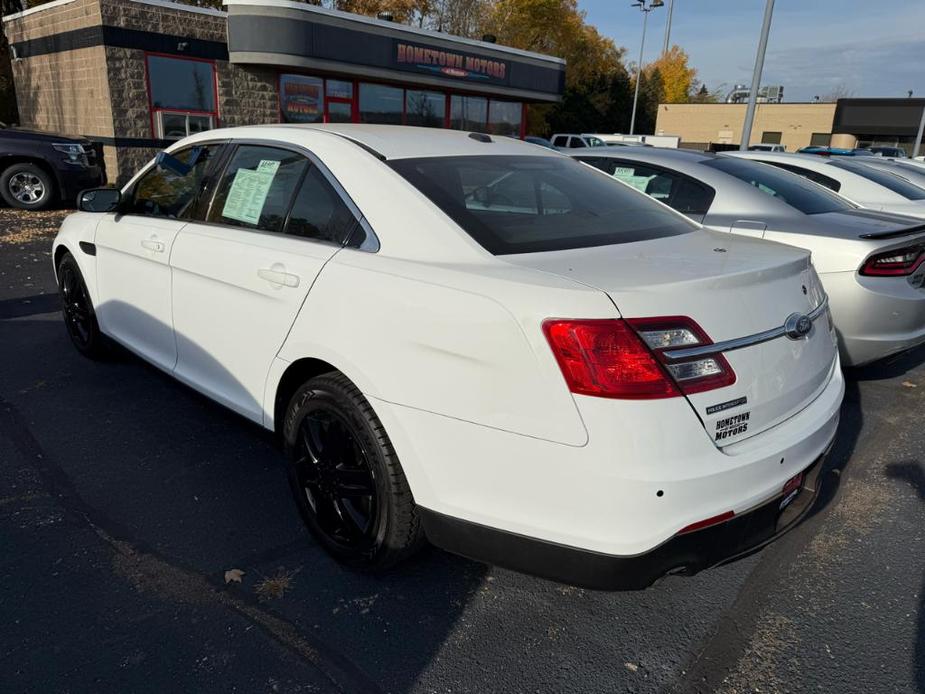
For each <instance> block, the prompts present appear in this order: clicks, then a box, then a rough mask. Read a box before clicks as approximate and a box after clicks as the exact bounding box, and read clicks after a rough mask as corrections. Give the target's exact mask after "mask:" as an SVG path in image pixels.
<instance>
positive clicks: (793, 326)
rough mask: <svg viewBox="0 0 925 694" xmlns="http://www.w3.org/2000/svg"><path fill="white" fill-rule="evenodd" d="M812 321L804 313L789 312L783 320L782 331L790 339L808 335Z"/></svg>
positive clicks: (811, 327)
mask: <svg viewBox="0 0 925 694" xmlns="http://www.w3.org/2000/svg"><path fill="white" fill-rule="evenodd" d="M812 329H813V321H812V319H811V318H810V317H809V316H807V315H806V314H805V313H791V314H790V315H789V316H787V320H786V321H784V333H785V334H786V335H787V337H789V338H790V339H791V340H799V339H800V338H803V337H806V336H807V335H809V333H810V331H811V330H812Z"/></svg>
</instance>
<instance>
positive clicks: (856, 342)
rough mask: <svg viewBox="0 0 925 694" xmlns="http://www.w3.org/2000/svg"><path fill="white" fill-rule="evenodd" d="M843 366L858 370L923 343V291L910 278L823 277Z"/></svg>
mask: <svg viewBox="0 0 925 694" xmlns="http://www.w3.org/2000/svg"><path fill="white" fill-rule="evenodd" d="M822 283H823V285H824V286H825V290H826V292H827V293H828V295H829V304H830V308H831V311H832V319H833V320H834V321H835V327H836V329H837V331H838V336H839V348H840V351H841V355H842V363H843V364H844V365H845V366H860V365H862V364H866V363H869V362H872V361H875V360H877V359H882V358H884V357H887V356H890V355H891V354H896V353H898V352H902V351H904V350H906V349H910V348H911V347H915V346H916V345H919V344H922V343H923V342H925V290H923V289H919V288H916V287H913V286H912V285H910V284H909V280H908V278H907V277H862V276H860V275H858V274H857V273H854V272H835V273H827V274H825V275H822Z"/></svg>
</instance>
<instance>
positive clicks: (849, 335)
mask: <svg viewBox="0 0 925 694" xmlns="http://www.w3.org/2000/svg"><path fill="white" fill-rule="evenodd" d="M574 156H576V157H577V158H578V159H579V160H581V161H584V162H587V163H589V164H592V165H593V166H595V167H597V168H599V169H601V170H603V171H604V172H606V173H609V174H611V175H612V176H614V177H615V178H618V179H619V180H622V181H623V182H625V183H627V184H629V185H631V186H634V187H636V188H638V189H639V190H642V191H644V192H645V193H647V194H649V195H651V196H652V197H654V198H656V199H657V200H660V201H661V202H664V203H665V204H666V205H669V206H671V207H672V208H674V209H676V210H678V211H679V212H682V213H684V214H686V215H688V216H689V217H691V218H693V219H695V220H696V221H698V222H701V223H703V224H704V225H705V226H707V227H708V228H710V229H715V230H716V231H724V232H731V233H732V234H735V235H740V234H741V235H747V236H754V237H758V238H764V239H769V240H772V241H779V242H781V243H788V244H791V245H793V246H798V247H800V248H805V249H806V250H808V251H811V252H812V255H813V264H814V265H815V266H816V269H817V271H818V272H819V275H820V278H821V280H822V284H823V287H824V288H825V291H826V293H827V294H828V295H829V301H830V304H831V308H832V316H833V319H834V321H835V327H836V329H837V330H838V334H839V337H840V344H841V356H842V363H843V364H845V365H846V366H857V365H860V364H865V363H868V362H870V361H873V360H875V359H880V358H882V357H885V356H888V355H890V354H895V353H896V352H899V351H902V350H905V349H908V348H910V347H913V346H915V345H918V344H921V343H922V342H925V286H923V283H925V265H923V264H922V263H923V261H925V225H923V224H922V223H921V220H918V219H915V218H912V217H906V216H901V215H893V214H885V213H882V212H873V211H870V210H861V209H858V208H857V207H856V206H855V205H853V204H851V203H850V202H848V201H847V200H845V199H843V198H841V197H839V196H838V195H835V194H834V193H831V192H830V191H828V190H826V189H825V188H823V187H822V186H818V185H816V184H814V183H811V182H809V181H807V180H805V179H803V178H800V177H799V176H797V175H795V174H791V173H788V172H786V171H781V170H780V169H776V168H774V167H772V166H768V165H766V164H762V163H759V162H754V161H749V160H747V159H741V158H733V157H730V156H727V155H711V154H707V153H703V152H693V151H684V150H667V151H663V150H655V151H653V150H644V151H637V150H634V151H625V152H605V153H600V154H598V153H593V154H592V153H586V154H575V155H574Z"/></svg>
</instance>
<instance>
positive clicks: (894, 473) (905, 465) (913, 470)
mask: <svg viewBox="0 0 925 694" xmlns="http://www.w3.org/2000/svg"><path fill="white" fill-rule="evenodd" d="M886 476H887V477H888V478H890V479H894V480H901V481H903V482H906V483H907V484H908V485H909V486H911V487H912V488H913V489H914V490H915V491H916V493H917V494H918V497H919V501H922V502H925V467H923V465H922V463H920V462H918V461H906V462H902V463H890V464H889V465H887V466H886ZM913 667H914V668H915V684H916V687H917V688H918V690H919V692H920V693H922V694H925V576H923V578H922V588H921V590H920V591H919V616H918V626H917V629H916V637H915V659H914V662H913Z"/></svg>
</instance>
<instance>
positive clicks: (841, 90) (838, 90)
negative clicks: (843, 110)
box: [819, 82, 854, 104]
mask: <svg viewBox="0 0 925 694" xmlns="http://www.w3.org/2000/svg"><path fill="white" fill-rule="evenodd" d="M852 96H854V90H853V89H851V88H850V87H849V86H848V85H847V84H846V83H844V82H840V83H839V84H836V85H835V86H834V87H832V90H831V91H830V92H828V93H827V94H824V95H823V96H821V97H819V101H821V102H822V103H825V104H834V103H835V102H836V101H838V100H839V99H847V98H849V97H852Z"/></svg>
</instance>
